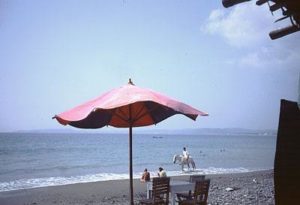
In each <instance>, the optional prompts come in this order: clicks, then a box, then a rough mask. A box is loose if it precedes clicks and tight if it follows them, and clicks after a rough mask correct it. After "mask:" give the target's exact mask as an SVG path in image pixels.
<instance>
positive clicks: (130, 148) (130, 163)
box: [129, 126, 134, 205]
mask: <svg viewBox="0 0 300 205" xmlns="http://www.w3.org/2000/svg"><path fill="white" fill-rule="evenodd" d="M129 178H130V179H129V181H130V204H131V205H133V204H134V203H133V177H132V126H129Z"/></svg>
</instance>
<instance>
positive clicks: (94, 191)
mask: <svg viewBox="0 0 300 205" xmlns="http://www.w3.org/2000/svg"><path fill="white" fill-rule="evenodd" d="M172 178H176V179H182V180H188V178H189V177H188V176H176V177H172ZM207 178H210V179H211V186H210V191H209V197H208V203H209V204H211V205H213V204H214V205H216V204H224V205H225V204H228V205H229V204H237V205H238V204H275V201H274V182H273V170H266V171H256V172H247V173H236V174H218V175H207ZM227 188H231V189H230V190H231V191H228V189H227ZM226 189H227V190H226ZM128 193H129V183H128V180H113V181H104V182H93V183H82V184H73V185H63V186H52V187H42V188H34V189H27V190H17V191H9V192H1V193H0V204H1V205H48V204H56V205H57V204H59V205H62V204H64V205H66V204H75V205H79V204H83V205H93V204H103V205H108V204H129V196H128ZM134 193H135V196H134V198H135V201H136V202H138V200H139V199H141V198H143V197H146V184H145V183H141V182H140V181H139V180H138V179H136V180H135V181H134ZM136 204H138V203H136Z"/></svg>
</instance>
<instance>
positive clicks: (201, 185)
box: [176, 179, 210, 205]
mask: <svg viewBox="0 0 300 205" xmlns="http://www.w3.org/2000/svg"><path fill="white" fill-rule="evenodd" d="M209 185H210V179H204V180H200V181H196V182H195V189H194V193H191V194H190V195H189V196H188V197H186V194H184V195H182V194H181V193H177V194H176V195H177V199H178V204H179V205H207V197H208V190H209Z"/></svg>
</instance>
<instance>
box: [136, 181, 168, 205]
mask: <svg viewBox="0 0 300 205" xmlns="http://www.w3.org/2000/svg"><path fill="white" fill-rule="evenodd" d="M169 192H170V177H161V178H160V177H157V178H153V180H152V194H151V195H152V196H151V198H150V199H142V200H140V201H139V203H140V204H146V205H148V204H153V205H168V204H169Z"/></svg>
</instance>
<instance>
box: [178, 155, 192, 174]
mask: <svg viewBox="0 0 300 205" xmlns="http://www.w3.org/2000/svg"><path fill="white" fill-rule="evenodd" d="M176 162H178V163H179V164H181V169H182V171H183V167H184V165H187V166H188V168H189V169H190V163H191V164H192V167H193V170H195V169H196V164H195V162H194V160H193V158H192V157H191V156H190V157H189V159H188V160H186V159H185V158H184V157H183V156H182V155H179V154H175V155H174V157H173V163H174V164H175V163H176Z"/></svg>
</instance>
